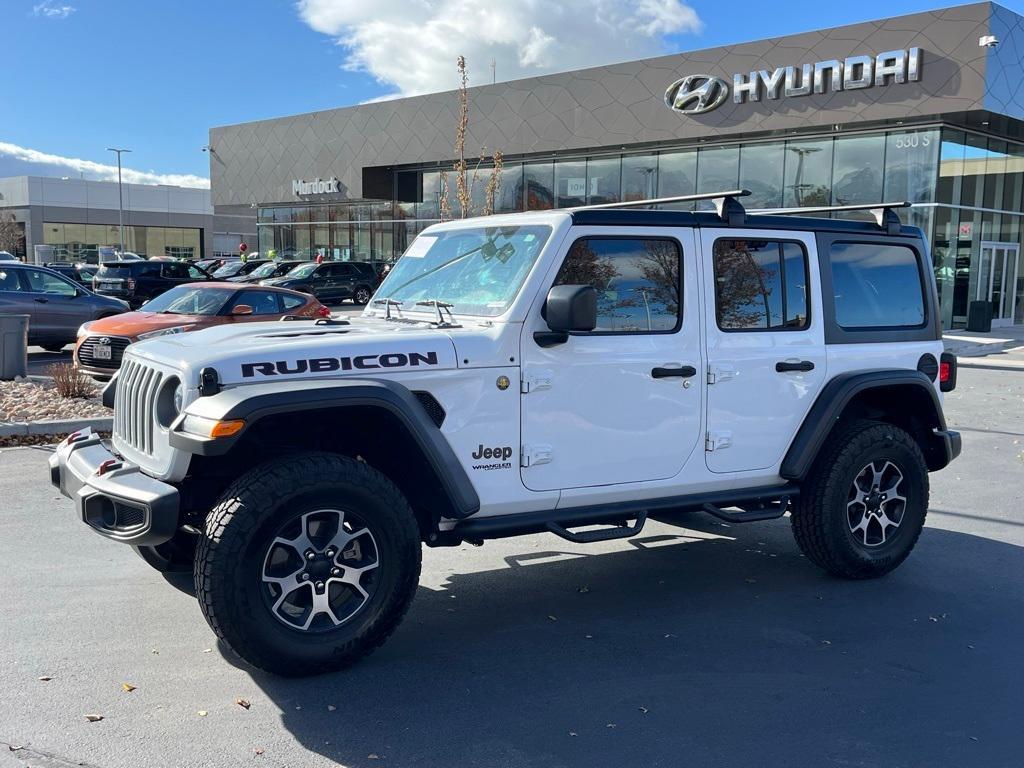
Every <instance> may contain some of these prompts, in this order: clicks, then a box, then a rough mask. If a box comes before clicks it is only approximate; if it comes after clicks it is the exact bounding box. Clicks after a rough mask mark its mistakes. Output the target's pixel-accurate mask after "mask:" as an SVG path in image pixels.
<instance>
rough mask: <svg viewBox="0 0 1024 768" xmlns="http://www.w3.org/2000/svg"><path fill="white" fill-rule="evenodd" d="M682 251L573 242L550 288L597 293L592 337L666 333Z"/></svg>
mask: <svg viewBox="0 0 1024 768" xmlns="http://www.w3.org/2000/svg"><path fill="white" fill-rule="evenodd" d="M681 261H682V250H681V249H680V247H679V243H677V242H676V241H675V240H662V239H657V240H655V239H633V238H600V237H591V238H583V239H580V240H577V241H576V242H575V243H573V245H572V248H570V249H569V254H568V255H567V256H566V257H565V261H564V262H563V263H562V268H561V269H560V270H559V272H558V277H557V278H556V279H555V285H592V286H594V288H596V289H597V328H595V329H594V330H595V331H596V332H616V333H623V332H632V333H646V332H648V331H672V330H675V329H676V328H677V327H678V326H679V318H680V297H681V292H680V290H681V287H682V286H681V283H680V271H679V270H680V263H681Z"/></svg>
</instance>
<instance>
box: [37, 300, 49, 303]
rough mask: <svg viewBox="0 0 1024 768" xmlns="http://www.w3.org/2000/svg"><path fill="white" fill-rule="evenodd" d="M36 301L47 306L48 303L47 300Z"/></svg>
mask: <svg viewBox="0 0 1024 768" xmlns="http://www.w3.org/2000/svg"><path fill="white" fill-rule="evenodd" d="M36 301H37V302H39V303H40V304H49V303H50V300H49V299H36Z"/></svg>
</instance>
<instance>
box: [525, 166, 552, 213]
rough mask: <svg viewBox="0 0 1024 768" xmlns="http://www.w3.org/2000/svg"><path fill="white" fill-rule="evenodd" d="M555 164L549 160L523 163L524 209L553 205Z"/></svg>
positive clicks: (544, 208) (543, 207)
mask: <svg viewBox="0 0 1024 768" xmlns="http://www.w3.org/2000/svg"><path fill="white" fill-rule="evenodd" d="M554 173H555V165H554V163H553V162H551V161H545V162H540V163H524V164H523V180H524V184H525V186H526V210H528V211H542V210H547V209H548V208H554V207H555V176H554Z"/></svg>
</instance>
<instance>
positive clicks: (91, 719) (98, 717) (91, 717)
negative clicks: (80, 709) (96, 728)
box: [85, 715, 103, 723]
mask: <svg viewBox="0 0 1024 768" xmlns="http://www.w3.org/2000/svg"><path fill="white" fill-rule="evenodd" d="M85 719H86V720H88V721H89V722H90V723H98V722H99V721H100V720H102V719H103V715H86V716H85Z"/></svg>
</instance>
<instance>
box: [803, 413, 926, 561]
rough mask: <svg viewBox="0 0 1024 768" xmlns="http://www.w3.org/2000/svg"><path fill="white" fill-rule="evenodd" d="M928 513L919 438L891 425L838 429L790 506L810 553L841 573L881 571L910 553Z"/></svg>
mask: <svg viewBox="0 0 1024 768" xmlns="http://www.w3.org/2000/svg"><path fill="white" fill-rule="evenodd" d="M927 512H928V467H927V465H926V463H925V459H924V455H923V454H922V453H921V449H920V448H919V447H918V445H917V442H916V441H915V440H914V438H913V437H911V436H910V435H909V434H908V433H907V432H906V431H905V430H903V429H900V428H899V427H897V426H894V425H892V424H885V423H881V422H877V421H866V420H860V421H855V422H852V423H850V424H848V425H847V426H846V427H845V428H841V429H839V430H837V432H836V433H835V434H834V435H833V436H831V437H830V438H829V440H828V442H827V443H826V444H825V447H824V448H823V449H822V452H821V455H820V456H819V457H818V459H817V460H816V461H815V463H814V466H813V467H812V469H811V473H810V476H809V478H808V480H807V481H806V482H805V484H804V487H803V489H802V491H801V494H800V497H799V499H798V500H797V502H796V504H795V506H794V509H793V513H792V526H793V534H794V536H795V538H796V541H797V544H798V545H799V546H800V549H801V550H802V551H803V553H804V555H805V556H806V557H807V559H808V560H810V561H811V562H813V563H814V564H815V565H817V566H819V567H820V568H823V569H824V570H826V571H828V572H829V573H832V574H834V575H836V576H842V577H844V578H848V579H869V578H875V577H877V576H883V575H885V574H886V573H889V572H890V571H892V570H893V569H894V568H896V567H897V566H898V565H900V563H902V562H903V561H904V560H905V559H906V558H907V556H908V555H909V554H910V552H911V550H912V549H913V548H914V545H915V544H916V543H917V539H918V537H919V536H920V535H921V529H922V528H923V527H924V520H925V515H926V514H927Z"/></svg>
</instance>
